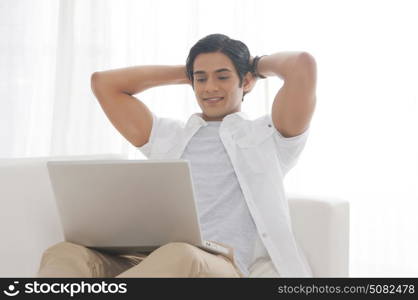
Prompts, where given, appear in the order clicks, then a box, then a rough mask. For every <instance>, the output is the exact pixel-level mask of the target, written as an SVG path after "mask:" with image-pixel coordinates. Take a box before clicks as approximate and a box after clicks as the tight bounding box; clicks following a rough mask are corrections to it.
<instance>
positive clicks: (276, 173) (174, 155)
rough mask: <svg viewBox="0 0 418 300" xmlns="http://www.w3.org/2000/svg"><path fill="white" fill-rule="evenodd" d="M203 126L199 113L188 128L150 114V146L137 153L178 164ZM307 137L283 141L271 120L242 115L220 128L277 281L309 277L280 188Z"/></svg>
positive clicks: (228, 118)
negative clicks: (285, 278)
mask: <svg viewBox="0 0 418 300" xmlns="http://www.w3.org/2000/svg"><path fill="white" fill-rule="evenodd" d="M201 126H207V123H206V121H205V120H204V119H203V118H202V117H201V114H200V113H195V114H193V115H192V116H190V118H189V120H188V121H187V122H186V123H185V122H184V121H181V120H176V119H171V118H160V117H157V116H156V115H155V114H153V126H152V130H151V135H150V138H149V141H148V143H146V144H145V145H143V146H142V147H138V149H139V150H140V151H141V152H142V153H143V154H144V155H145V156H146V157H147V158H149V159H180V157H181V156H182V154H183V152H184V150H185V148H186V146H187V144H188V143H189V141H190V139H191V138H192V136H193V135H194V134H195V133H196V132H197V131H198V130H199V128H200V127H201ZM308 132H309V129H308V130H306V131H305V132H304V133H302V134H300V135H298V136H295V137H290V138H285V137H283V136H282V135H281V134H280V132H279V131H277V130H276V128H275V127H274V125H273V122H272V119H271V115H269V114H267V115H265V116H262V117H260V118H258V119H255V120H249V118H248V116H247V115H246V114H245V113H243V112H236V113H232V114H229V115H227V116H225V117H224V118H223V120H222V123H221V126H220V129H219V134H220V138H221V140H222V143H223V145H224V147H225V149H226V152H227V153H228V155H229V157H230V160H231V163H232V166H233V168H234V170H235V173H236V175H237V178H238V181H239V184H240V186H241V189H242V192H243V195H244V198H245V201H246V203H247V205H248V208H249V210H250V213H251V216H252V217H253V220H254V222H255V224H256V227H257V229H258V233H259V235H260V237H261V240H262V242H263V244H264V247H265V248H266V250H267V252H268V254H269V256H270V258H271V260H272V262H273V265H274V267H275V268H276V270H277V271H278V273H279V274H280V276H281V277H312V271H311V268H310V266H309V263H308V261H307V259H306V257H305V255H304V253H303V251H302V249H301V248H300V247H299V245H298V244H297V242H296V240H295V237H294V235H293V232H292V228H291V220H290V214H289V206H288V202H287V198H286V196H285V192H284V186H283V179H284V176H285V175H286V173H287V172H288V171H289V170H290V169H291V168H292V167H293V166H294V165H295V164H296V162H297V160H298V157H299V155H300V153H301V152H302V150H303V148H304V146H305V143H306V140H307V137H308Z"/></svg>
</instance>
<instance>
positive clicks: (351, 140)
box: [0, 0, 418, 277]
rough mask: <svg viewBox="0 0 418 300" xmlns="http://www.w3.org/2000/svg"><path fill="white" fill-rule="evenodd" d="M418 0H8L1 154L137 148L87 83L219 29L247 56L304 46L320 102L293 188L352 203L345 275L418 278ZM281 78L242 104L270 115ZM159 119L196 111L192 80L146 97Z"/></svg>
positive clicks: (2, 9)
mask: <svg viewBox="0 0 418 300" xmlns="http://www.w3.org/2000/svg"><path fill="white" fill-rule="evenodd" d="M415 3H416V1H412V0H411V1H401V0H400V1H370V0H369V1H353V0H351V1H325V0H322V1H294V0H292V1H278V0H274V1H263V0H256V1H252V0H251V1H250V0H248V1H243V0H236V1H225V0H223V1H215V0H210V1H196V0H190V1H155V0H152V1H123V0H117V1H88V0H83V1H81V0H77V1H68V0H61V1H54V0H43V1H40V0H37V1H35V0H33V1H31V0H27V1H24V0H18V1H16V0H0V36H1V39H0V137H1V138H0V157H2V158H8V157H30V156H49V155H72V154H96V153H128V154H129V155H130V156H131V157H135V158H141V157H142V156H141V154H140V153H139V152H137V151H136V149H135V148H134V147H133V146H132V145H131V144H129V143H128V142H127V141H126V140H124V139H123V137H122V136H121V135H120V134H119V133H118V132H117V131H116V129H114V128H113V126H112V125H111V123H110V122H109V121H108V120H107V118H106V116H105V114H104V113H103V111H102V110H101V108H100V106H99V104H98V103H97V101H96V99H95V98H94V96H93V94H92V92H91V90H90V76H91V74H92V73H93V72H94V71H100V70H105V69H111V68H120V67H126V66H131V65H141V64H185V60H186V57H187V54H188V51H189V49H190V47H191V46H193V44H194V43H196V42H197V40H198V39H200V38H202V37H204V36H205V35H208V34H211V33H223V34H226V35H228V36H230V37H231V38H234V39H239V40H241V41H243V42H244V43H245V44H246V45H247V46H248V47H249V49H250V52H251V54H252V55H253V56H254V55H263V54H272V53H275V52H279V51H307V52H309V53H311V54H312V55H313V56H314V57H315V58H316V61H317V66H318V87H317V106H316V111H315V114H314V117H313V119H312V122H311V129H312V130H311V135H310V137H309V139H308V143H307V145H306V147H305V150H304V152H303V153H302V156H301V158H300V160H299V163H298V165H297V166H296V167H295V168H294V169H293V170H292V171H290V173H289V174H288V176H287V178H286V179H285V184H286V189H287V192H289V193H298V194H306V195H325V196H327V197H338V198H344V199H347V200H349V201H350V204H351V220H350V221H351V227H350V230H351V239H350V276H386V277H387V276H414V277H416V276H417V275H418V255H417V253H418V239H417V236H418V218H417V216H416V214H417V212H418V188H417V186H418V132H417V131H418V92H417V90H418V88H417V87H418V76H417V70H418V58H417V57H418V56H417V53H418V43H417V40H418V39H417V36H418V33H417V28H418V18H417V13H418V9H417V7H416V6H415ZM281 85H282V82H281V81H280V80H279V79H278V78H273V77H270V78H269V79H267V80H260V81H259V82H258V83H257V86H256V87H255V89H254V90H253V91H252V92H251V93H250V94H248V95H247V96H246V98H245V101H244V103H243V107H242V110H243V111H245V112H246V113H247V114H248V115H249V116H250V117H251V118H256V117H258V116H261V115H262V114H265V113H268V112H270V109H271V105H272V102H273V99H274V96H275V94H276V93H277V91H278V89H279V88H280V87H281ZM137 97H138V98H140V99H141V100H142V101H143V102H144V103H146V104H147V105H148V107H149V108H150V109H151V110H152V111H153V112H155V113H156V114H158V115H160V116H165V117H172V118H179V119H187V118H188V117H189V116H190V114H191V113H194V112H198V111H199V107H198V105H197V104H196V102H195V100H194V93H193V91H192V89H191V87H189V86H185V85H184V86H165V87H159V88H156V89H150V90H147V91H145V92H144V93H142V94H140V95H137Z"/></svg>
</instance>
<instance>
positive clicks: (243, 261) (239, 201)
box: [181, 121, 258, 276]
mask: <svg viewBox="0 0 418 300" xmlns="http://www.w3.org/2000/svg"><path fill="white" fill-rule="evenodd" d="M207 123H208V126H206V127H205V126H202V127H201V128H200V129H199V130H198V131H197V132H196V134H195V135H194V136H193V137H192V139H191V140H190V142H189V144H188V145H187V147H186V149H185V151H184V153H183V155H182V157H181V159H185V160H189V161H190V165H191V173H192V179H193V184H194V189H195V194H196V198H197V199H196V201H197V209H198V214H199V221H200V224H201V230H202V237H203V239H205V240H213V241H218V242H220V243H224V244H227V245H229V246H231V247H233V248H234V254H235V259H236V262H237V265H238V267H239V268H240V270H241V272H242V273H243V274H244V275H245V276H248V274H249V272H248V267H249V266H250V264H251V263H252V259H253V257H254V251H255V243H256V240H257V238H258V234H257V228H256V226H255V223H254V220H253V218H252V217H251V214H250V211H249V209H248V207H247V203H246V202H245V199H244V195H243V193H242V190H241V187H240V185H239V182H238V179H237V176H236V174H235V171H234V168H233V166H232V164H231V161H230V158H229V156H228V154H227V152H226V150H225V147H224V145H223V143H222V141H221V139H220V136H219V127H220V124H221V121H209V122H207Z"/></svg>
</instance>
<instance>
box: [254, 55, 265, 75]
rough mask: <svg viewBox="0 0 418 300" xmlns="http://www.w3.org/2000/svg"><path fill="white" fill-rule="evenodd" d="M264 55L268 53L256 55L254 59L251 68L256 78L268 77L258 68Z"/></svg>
mask: <svg viewBox="0 0 418 300" xmlns="http://www.w3.org/2000/svg"><path fill="white" fill-rule="evenodd" d="M264 56H267V55H261V56H256V57H254V58H253V60H252V65H251V70H252V73H253V76H254V77H256V78H261V79H264V78H267V77H266V76H264V75H263V74H261V73H260V72H259V69H258V63H259V61H260V60H261V58H262V57H264Z"/></svg>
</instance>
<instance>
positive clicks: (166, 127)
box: [136, 112, 183, 158]
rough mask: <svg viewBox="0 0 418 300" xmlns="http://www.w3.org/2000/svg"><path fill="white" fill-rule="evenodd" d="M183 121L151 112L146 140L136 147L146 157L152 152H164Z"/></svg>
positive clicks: (170, 144)
mask: <svg viewBox="0 0 418 300" xmlns="http://www.w3.org/2000/svg"><path fill="white" fill-rule="evenodd" d="M182 126H183V122H182V121H180V120H176V119H171V118H162V117H158V116H157V115H156V114H154V113H153V112H152V127H151V133H150V137H149V139H148V142H147V143H146V144H144V145H142V146H140V147H136V148H137V149H138V150H139V151H141V153H142V154H144V155H145V157H147V158H151V157H152V155H153V154H154V153H164V152H167V151H168V150H169V148H170V147H171V146H173V145H174V143H175V136H176V134H177V133H178V132H179V130H180V129H181V128H182Z"/></svg>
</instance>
